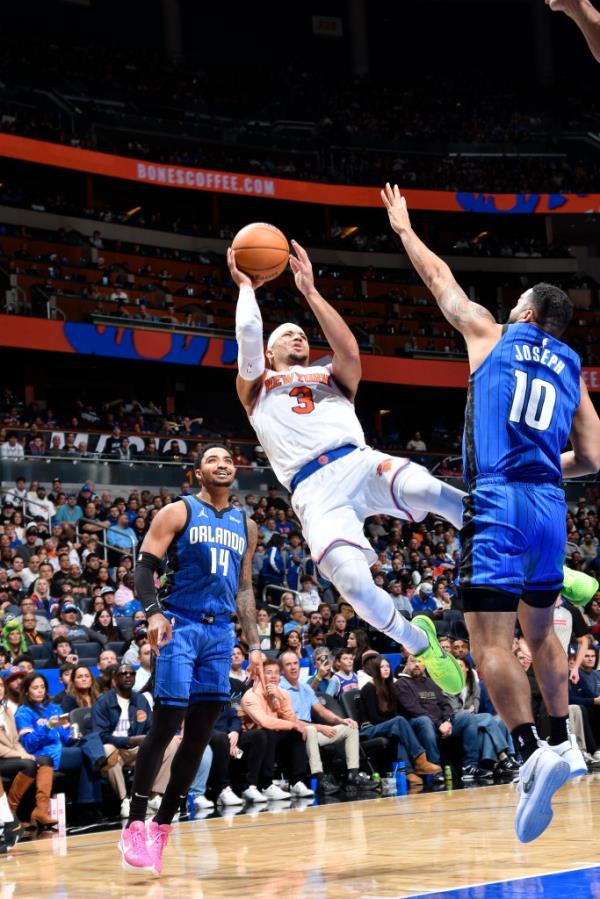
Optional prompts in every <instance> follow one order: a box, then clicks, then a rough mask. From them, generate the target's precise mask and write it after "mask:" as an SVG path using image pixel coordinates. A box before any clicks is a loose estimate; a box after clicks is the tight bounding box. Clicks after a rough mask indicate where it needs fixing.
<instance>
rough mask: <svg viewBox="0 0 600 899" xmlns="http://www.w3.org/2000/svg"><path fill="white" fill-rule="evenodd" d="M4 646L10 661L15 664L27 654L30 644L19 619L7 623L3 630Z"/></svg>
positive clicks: (12, 619)
mask: <svg viewBox="0 0 600 899" xmlns="http://www.w3.org/2000/svg"><path fill="white" fill-rule="evenodd" d="M2 646H3V648H4V650H5V651H6V653H7V654H8V658H9V661H10V662H11V663H14V660H15V659H16V657H17V656H19V655H21V654H22V653H24V652H27V647H28V646H29V643H28V642H27V640H26V638H25V634H24V632H23V626H22V625H21V622H20V621H19V619H18V618H11V619H10V620H9V621H5V623H4V627H3V629H2Z"/></svg>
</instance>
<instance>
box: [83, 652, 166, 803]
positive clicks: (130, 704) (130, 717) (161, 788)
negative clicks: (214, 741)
mask: <svg viewBox="0 0 600 899" xmlns="http://www.w3.org/2000/svg"><path fill="white" fill-rule="evenodd" d="M134 681H135V673H134V670H133V667H132V666H131V665H127V664H121V665H119V667H118V668H117V669H116V671H115V673H114V675H113V678H112V687H111V689H110V690H108V692H106V693H103V694H102V696H100V697H99V699H97V700H96V702H95V703H94V705H93V706H92V728H93V730H94V732H95V733H97V734H98V735H99V737H100V739H101V741H102V743H103V744H104V752H105V754H106V756H107V757H110V759H111V762H112V760H113V759H114V758H115V755H114V753H115V750H116V751H117V752H118V756H116V764H112V766H111V767H110V768H109V769H108V772H107V776H108V780H109V783H110V785H111V787H112V788H113V790H114V791H115V793H116V794H117V796H118V797H119V799H120V801H121V817H122V818H128V817H129V807H130V801H129V799H128V798H127V790H126V788H125V779H124V777H123V768H132V767H134V765H135V763H136V760H137V754H138V750H139V747H140V746H141V744H142V743H143V742H144V739H145V737H146V735H147V734H148V732H149V730H150V725H151V724H152V710H151V709H150V706H149V705H148V702H147V700H146V698H145V697H144V696H142V694H141V693H136V692H135V690H134V689H133V684H134ZM178 746H179V737H173V739H172V740H171V742H170V743H169V745H168V746H167V748H166V750H165V754H164V756H163V758H162V761H161V764H160V768H159V770H158V773H157V775H156V778H155V780H154V784H153V786H152V795H151V799H150V808H152V809H153V810H156V809H158V807H159V805H160V801H161V798H162V794H163V793H164V792H165V790H166V787H167V783H168V782H169V774H170V770H171V762H172V760H173V756H174V755H175V752H176V751H177V748H178Z"/></svg>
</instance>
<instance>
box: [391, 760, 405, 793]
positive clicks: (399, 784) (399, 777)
mask: <svg viewBox="0 0 600 899" xmlns="http://www.w3.org/2000/svg"><path fill="white" fill-rule="evenodd" d="M394 776H395V778H396V795H397V796H406V794H407V792H408V784H407V781H406V765H405V764H404V762H396V764H395V765H394Z"/></svg>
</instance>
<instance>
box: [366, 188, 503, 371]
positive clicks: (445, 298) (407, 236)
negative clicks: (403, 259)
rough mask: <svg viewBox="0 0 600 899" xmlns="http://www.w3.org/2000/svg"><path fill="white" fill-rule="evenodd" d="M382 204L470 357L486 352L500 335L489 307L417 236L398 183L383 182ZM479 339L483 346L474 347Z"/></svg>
mask: <svg viewBox="0 0 600 899" xmlns="http://www.w3.org/2000/svg"><path fill="white" fill-rule="evenodd" d="M381 199H382V200H383V205H384V206H385V208H386V209H387V212H388V216H389V219H390V224H391V226H392V229H393V230H394V231H395V232H396V234H397V235H398V237H399V238H400V240H401V241H402V245H403V247H404V249H405V250H406V253H407V255H408V258H409V259H410V261H411V262H412V264H413V265H414V267H415V269H416V271H417V272H418V273H419V275H420V277H421V278H422V279H423V282H424V284H425V286H426V287H428V288H429V290H430V291H431V293H432V294H433V296H434V297H435V299H436V302H437V304H438V306H439V307H440V309H441V311H442V314H443V315H444V318H445V319H446V321H448V322H449V323H450V324H451V325H452V326H453V327H454V328H456V330H457V331H460V333H461V334H462V335H463V337H464V338H465V341H466V343H467V348H468V349H469V358H470V359H471V363H473V358H472V356H474V355H478V350H480V349H483V350H484V351H485V352H484V355H486V354H487V353H488V352H489V350H490V349H491V346H490V343H491V345H493V344H494V343H495V342H496V341H497V340H499V338H500V334H501V331H502V329H501V327H500V325H499V324H498V322H497V321H496V319H495V318H494V316H493V315H492V313H491V312H489V310H487V309H486V308H485V307H484V306H480V305H479V303H474V302H473V301H472V300H470V299H469V298H468V296H467V295H466V293H465V292H464V290H463V289H462V287H461V286H460V285H459V284H458V283H457V281H456V279H455V278H454V275H453V274H452V271H451V270H450V267H449V266H448V265H447V264H446V263H445V262H444V260H443V259H440V257H439V256H436V254H435V253H433V252H432V251H431V250H430V249H429V247H427V246H426V245H425V244H424V243H423V241H422V240H421V239H420V238H419V237H417V235H416V234H415V232H414V231H413V229H412V227H411V223H410V217H409V214H408V209H407V207H406V199H405V198H404V197H403V196H402V194H401V193H400V190H399V188H398V185H397V184H395V185H394V186H393V187H392V186H391V185H390V184H386V186H385V188H384V190H382V191H381ZM480 341H482V342H483V346H482V347H479V346H477V343H478V342H480Z"/></svg>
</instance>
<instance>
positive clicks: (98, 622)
mask: <svg viewBox="0 0 600 899" xmlns="http://www.w3.org/2000/svg"><path fill="white" fill-rule="evenodd" d="M98 598H99V600H100V602H103V599H102V597H101V596H100V597H98ZM91 630H93V631H96V633H98V634H102V635H103V636H104V637H106V641H107V643H114V642H118V641H119V640H120V639H121V635H120V634H119V630H118V628H117V627H115V625H114V624H113V619H112V615H111V614H110V612H109V610H108V609H107V608H106V606H105V607H104V608H103V609H100V611H99V612H96V614H95V615H94V621H93V624H92V625H91Z"/></svg>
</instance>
